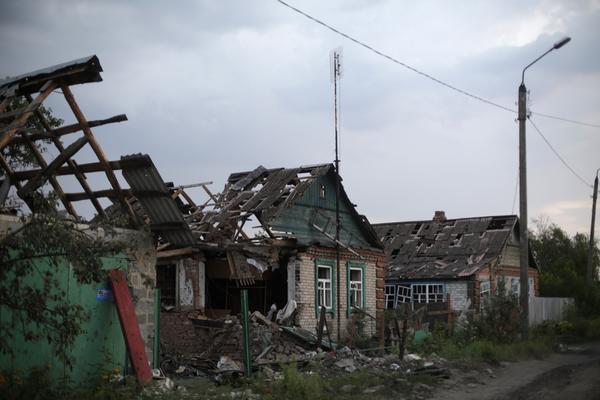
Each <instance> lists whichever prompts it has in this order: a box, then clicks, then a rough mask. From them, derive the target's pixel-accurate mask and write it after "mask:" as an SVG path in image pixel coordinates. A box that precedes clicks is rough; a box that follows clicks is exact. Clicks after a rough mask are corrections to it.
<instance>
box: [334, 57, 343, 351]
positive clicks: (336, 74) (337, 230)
mask: <svg viewBox="0 0 600 400" xmlns="http://www.w3.org/2000/svg"><path fill="white" fill-rule="evenodd" d="M339 77H340V53H339V52H338V51H337V50H336V51H334V52H333V103H334V125H335V264H336V272H337V274H336V275H337V276H336V279H337V285H336V289H337V308H338V310H337V341H338V343H339V342H340V338H341V333H340V331H341V314H342V310H341V304H340V303H341V302H340V299H341V290H340V286H341V279H340V273H341V270H340V157H339V148H338V98H337V82H338V79H339Z"/></svg>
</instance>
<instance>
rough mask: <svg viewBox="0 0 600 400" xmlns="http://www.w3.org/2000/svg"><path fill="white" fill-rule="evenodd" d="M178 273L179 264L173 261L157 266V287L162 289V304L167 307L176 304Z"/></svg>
mask: <svg viewBox="0 0 600 400" xmlns="http://www.w3.org/2000/svg"><path fill="white" fill-rule="evenodd" d="M176 274H177V266H176V265H175V264H173V263H171V264H159V265H157V266H156V287H157V288H158V289H160V302H161V304H162V305H163V306H165V307H167V308H168V307H175V306H176V300H177V299H176V295H177V290H176V288H175V286H176V283H177V277H176Z"/></svg>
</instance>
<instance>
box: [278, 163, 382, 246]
mask: <svg viewBox="0 0 600 400" xmlns="http://www.w3.org/2000/svg"><path fill="white" fill-rule="evenodd" d="M340 222H341V223H340V226H341V230H340V241H341V242H342V243H343V244H344V245H346V246H349V247H353V248H372V247H375V248H379V247H380V244H379V241H378V240H377V238H376V236H374V235H373V233H372V230H371V227H370V225H369V223H368V222H367V221H366V220H363V217H361V216H360V215H359V214H358V213H357V212H356V210H355V208H354V206H353V205H352V204H351V203H350V200H349V199H348V196H347V195H346V193H345V191H344V189H343V187H342V186H341V185H340ZM269 225H270V226H271V228H272V229H273V230H274V231H278V232H286V233H289V234H291V235H292V236H293V237H295V238H296V239H297V240H298V242H299V243H301V244H321V245H324V246H333V245H334V242H333V240H331V238H334V237H335V173H334V172H333V167H332V168H331V170H330V171H329V172H328V173H327V174H324V175H322V176H319V177H317V178H316V179H315V180H314V181H313V183H312V184H311V185H310V186H309V187H308V188H307V189H306V191H305V192H304V193H303V195H302V196H301V197H300V198H299V199H297V200H295V201H294V203H293V205H291V206H290V207H288V208H285V209H283V210H281V212H279V213H278V215H277V216H275V217H274V218H273V219H271V220H270V221H269Z"/></svg>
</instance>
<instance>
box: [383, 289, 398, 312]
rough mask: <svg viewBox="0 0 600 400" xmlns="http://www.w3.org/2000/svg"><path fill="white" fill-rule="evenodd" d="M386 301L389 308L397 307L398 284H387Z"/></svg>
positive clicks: (386, 306)
mask: <svg viewBox="0 0 600 400" xmlns="http://www.w3.org/2000/svg"><path fill="white" fill-rule="evenodd" d="M384 301H385V308H386V309H387V310H390V309H392V308H396V285H385V291H384ZM390 303H391V307H390Z"/></svg>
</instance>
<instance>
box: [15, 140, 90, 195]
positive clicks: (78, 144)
mask: <svg viewBox="0 0 600 400" xmlns="http://www.w3.org/2000/svg"><path fill="white" fill-rule="evenodd" d="M86 143H87V138H86V137H81V138H79V139H77V140H76V141H74V142H73V143H71V144H70V145H69V146H67V148H66V149H65V150H64V151H63V152H62V153H60V154H59V155H58V156H57V157H56V158H55V159H54V160H52V162H50V164H48V165H47V166H46V167H45V168H44V169H43V170H42V171H41V172H40V173H39V174H38V175H36V176H35V177H33V178H31V179H30V180H28V181H27V183H26V184H25V185H24V186H23V187H22V188H21V189H19V191H18V194H19V197H21V198H27V197H29V196H30V195H31V193H32V192H34V191H35V190H37V189H38V188H40V187H41V186H42V185H43V184H44V183H46V180H48V179H50V178H51V177H52V174H53V172H54V171H55V170H56V169H57V168H58V167H60V166H61V165H63V164H64V163H66V162H67V160H68V159H69V158H71V157H73V155H75V153H77V152H78V151H79V150H81V148H82V147H83V146H85V144H86ZM61 192H62V190H61ZM63 196H64V194H63Z"/></svg>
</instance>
